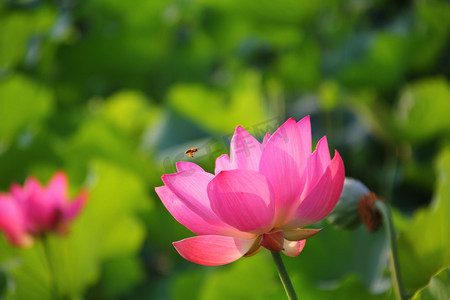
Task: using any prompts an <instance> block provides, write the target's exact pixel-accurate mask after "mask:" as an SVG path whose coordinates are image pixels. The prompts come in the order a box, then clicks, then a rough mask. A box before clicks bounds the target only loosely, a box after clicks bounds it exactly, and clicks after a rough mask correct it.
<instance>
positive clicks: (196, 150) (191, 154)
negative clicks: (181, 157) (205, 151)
mask: <svg viewBox="0 0 450 300" xmlns="http://www.w3.org/2000/svg"><path fill="white" fill-rule="evenodd" d="M195 152H198V148H190V149H187V150H186V151H185V152H184V153H186V154H189V157H194V153H195Z"/></svg>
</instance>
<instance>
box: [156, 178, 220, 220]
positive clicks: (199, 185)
mask: <svg viewBox="0 0 450 300" xmlns="http://www.w3.org/2000/svg"><path fill="white" fill-rule="evenodd" d="M213 177H214V176H213V175H212V174H210V173H207V172H197V171H195V170H192V169H190V170H187V171H182V172H178V173H175V174H166V175H163V176H162V177H161V178H162V181H163V182H164V184H165V185H166V186H167V187H168V188H169V189H170V190H171V191H172V192H173V193H174V194H175V195H176V196H177V197H178V198H179V199H180V200H181V201H183V202H184V204H185V205H186V206H188V207H189V209H191V210H192V211H193V212H195V213H196V214H198V215H200V216H202V217H204V218H206V219H210V220H214V219H217V217H216V216H215V214H214V213H213V212H212V210H211V204H210V203H209V199H208V193H207V191H206V186H207V185H208V183H209V182H210V181H211V180H212V179H213Z"/></svg>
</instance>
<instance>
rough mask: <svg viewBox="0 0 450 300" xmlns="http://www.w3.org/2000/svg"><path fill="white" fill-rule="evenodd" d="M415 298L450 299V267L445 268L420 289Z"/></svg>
mask: <svg viewBox="0 0 450 300" xmlns="http://www.w3.org/2000/svg"><path fill="white" fill-rule="evenodd" d="M412 299H413V300H447V299H450V268H445V269H443V270H441V271H439V272H438V273H436V274H435V275H434V276H433V277H431V280H430V282H429V283H428V284H427V286H426V287H424V288H423V289H421V290H419V291H418V292H417V293H416V294H415V295H414V297H413V298H412Z"/></svg>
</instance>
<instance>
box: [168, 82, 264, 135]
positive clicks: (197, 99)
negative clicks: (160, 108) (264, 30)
mask: <svg viewBox="0 0 450 300" xmlns="http://www.w3.org/2000/svg"><path fill="white" fill-rule="evenodd" d="M229 98H230V99H229V101H227V97H226V95H225V94H223V93H219V92H215V91H211V90H208V89H206V88H204V87H202V86H199V85H179V86H176V87H174V88H173V89H172V91H171V93H170V95H169V103H170V105H171V107H172V109H174V110H175V111H176V112H177V113H178V114H180V115H182V116H184V117H186V118H188V119H189V120H190V121H192V122H195V123H196V124H198V125H199V126H201V127H203V128H207V129H209V130H211V131H212V132H217V133H222V134H224V133H225V134H232V133H233V131H234V129H235V127H236V126H237V125H241V126H243V127H246V128H251V127H252V126H255V125H258V124H260V123H262V122H265V121H267V120H268V118H269V113H268V112H267V108H266V105H265V103H264V101H263V95H262V92H261V85H260V78H259V76H258V75H257V74H254V73H249V74H247V75H246V76H245V77H244V78H243V79H242V82H240V83H239V84H237V85H236V87H235V88H234V90H233V91H232V92H231V94H230V95H229ZM205 112H208V113H205ZM249 112H251V113H249Z"/></svg>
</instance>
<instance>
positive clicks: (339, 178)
mask: <svg viewBox="0 0 450 300" xmlns="http://www.w3.org/2000/svg"><path fill="white" fill-rule="evenodd" d="M344 179H345V170H344V163H343V162H342V159H341V156H340V155H339V153H338V152H337V151H335V155H334V158H333V160H332V161H331V163H330V165H329V166H328V168H327V170H326V171H325V173H324V174H323V175H322V177H321V178H320V180H319V181H318V182H317V184H316V185H315V187H314V188H313V189H312V190H311V192H310V193H309V194H307V195H306V197H305V198H304V199H303V201H302V202H301V204H300V205H299V207H298V208H297V210H296V211H295V214H294V216H293V217H292V219H291V220H290V221H289V222H288V223H287V224H285V226H284V228H298V227H302V226H305V225H309V224H312V223H315V222H317V221H320V220H322V219H323V218H325V217H326V216H327V215H328V214H329V213H330V212H331V211H332V210H333V208H334V206H335V205H336V203H337V201H338V200H339V196H340V195H341V192H342V188H343V186H344Z"/></svg>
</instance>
